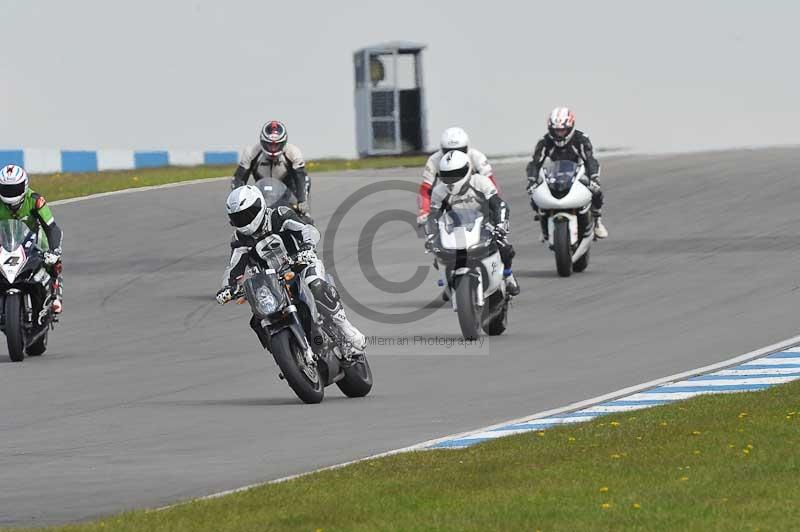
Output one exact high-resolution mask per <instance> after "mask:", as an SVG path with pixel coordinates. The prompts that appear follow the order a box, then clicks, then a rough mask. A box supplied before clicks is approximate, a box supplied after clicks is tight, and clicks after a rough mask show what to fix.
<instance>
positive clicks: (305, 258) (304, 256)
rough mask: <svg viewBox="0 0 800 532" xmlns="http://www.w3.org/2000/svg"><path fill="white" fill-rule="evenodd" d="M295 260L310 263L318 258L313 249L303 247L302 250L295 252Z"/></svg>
mask: <svg viewBox="0 0 800 532" xmlns="http://www.w3.org/2000/svg"><path fill="white" fill-rule="evenodd" d="M295 260H296V261H297V262H305V263H308V264H312V263H314V262H315V261H317V260H318V259H317V254H316V253H315V252H314V250H313V249H304V250H302V251H299V252H298V253H297V256H296V257H295Z"/></svg>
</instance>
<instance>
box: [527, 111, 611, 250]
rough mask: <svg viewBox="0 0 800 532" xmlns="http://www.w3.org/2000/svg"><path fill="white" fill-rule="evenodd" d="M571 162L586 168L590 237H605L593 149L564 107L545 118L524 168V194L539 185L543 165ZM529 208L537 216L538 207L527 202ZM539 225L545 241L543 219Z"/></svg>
mask: <svg viewBox="0 0 800 532" xmlns="http://www.w3.org/2000/svg"><path fill="white" fill-rule="evenodd" d="M547 159H550V160H551V161H564V160H567V161H573V162H576V163H583V164H584V166H585V167H586V175H587V176H588V178H589V179H588V181H589V182H588V183H586V185H587V186H588V187H589V190H590V191H591V192H592V215H593V217H594V221H595V228H594V234H595V237H597V238H607V237H608V230H607V229H606V227H605V225H603V220H602V208H603V191H602V190H601V188H600V182H599V181H598V178H599V177H600V163H599V162H598V161H597V159H596V158H595V156H594V149H593V148H592V143H591V141H590V140H589V137H588V136H586V134H585V133H583V132H582V131H579V130H577V129H575V114H574V113H573V112H572V111H570V110H569V109H568V108H566V107H556V108H555V109H553V111H552V112H551V113H550V115H549V116H548V118H547V134H546V135H545V136H544V137H542V138H541V139H540V140H539V142H538V143H536V148H535V149H534V150H533V158H532V159H531V161H530V162H529V163H528V166H527V168H526V171H527V175H528V187H527V188H528V192H529V193H530V191H531V190H532V189H534V188H536V187H537V186H538V185H539V184H540V179H539V170H541V168H542V165H544V162H545V161H546V160H547ZM531 207H532V208H533V210H534V212H536V213H538V212H539V208H538V207H537V205H536V203H535V202H534V201H533V200H531ZM536 216H537V219H539V220H540V221H541V223H542V235H543V239H544V240H547V238H546V237H547V225H546V223H545V222H544V219H542V218H538V214H537V215H536Z"/></svg>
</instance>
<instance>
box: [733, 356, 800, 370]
mask: <svg viewBox="0 0 800 532" xmlns="http://www.w3.org/2000/svg"><path fill="white" fill-rule="evenodd" d="M783 365H794V366H796V367H797V368H800V360H798V359H797V358H759V359H758V360H751V361H748V362H745V363H744V364H742V369H747V366H783Z"/></svg>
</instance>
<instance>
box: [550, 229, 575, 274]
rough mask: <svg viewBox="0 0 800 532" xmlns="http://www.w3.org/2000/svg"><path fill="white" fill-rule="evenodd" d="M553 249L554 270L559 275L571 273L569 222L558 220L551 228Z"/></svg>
mask: <svg viewBox="0 0 800 532" xmlns="http://www.w3.org/2000/svg"><path fill="white" fill-rule="evenodd" d="M553 251H555V254H556V270H557V271H558V275H559V276H560V277H569V276H570V275H572V247H571V246H570V235H569V223H568V222H566V221H559V222H556V223H555V227H554V228H553Z"/></svg>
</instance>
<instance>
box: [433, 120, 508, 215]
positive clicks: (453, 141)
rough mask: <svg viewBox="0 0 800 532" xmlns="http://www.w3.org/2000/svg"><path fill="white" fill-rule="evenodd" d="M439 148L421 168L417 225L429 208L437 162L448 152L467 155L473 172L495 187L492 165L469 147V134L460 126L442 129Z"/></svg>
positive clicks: (482, 155)
mask: <svg viewBox="0 0 800 532" xmlns="http://www.w3.org/2000/svg"><path fill="white" fill-rule="evenodd" d="M440 146H441V147H440V149H439V150H438V151H436V152H434V153H433V154H432V155H431V156H430V157H429V158H428V161H427V162H426V163H425V168H424V169H423V170H422V184H421V185H420V186H419V192H418V197H417V203H418V204H419V211H418V213H417V225H420V226H422V225H425V221H426V220H427V219H428V215H429V214H430V210H431V192H432V190H433V187H434V185H435V184H436V176H437V174H438V173H439V163H440V162H441V160H442V157H444V156H445V154H447V153H448V152H451V151H453V150H457V151H460V152H463V153H466V154H467V155H468V156H469V159H470V163H471V164H472V168H473V169H474V171H475V172H477V173H479V174H481V175H484V176H486V177H488V178H489V180H490V181H491V182H492V184H493V185H494V186H495V187H497V182H496V181H495V177H494V173H493V171H492V166H491V165H490V164H489V161H488V159H487V158H486V155H484V154H483V153H481V152H480V151H478V150H476V149H474V148H470V147H469V135H467V132H466V131H464V130H463V129H461V128H460V127H450V128H447V129H445V130H444V133H442V138H441V140H440Z"/></svg>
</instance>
